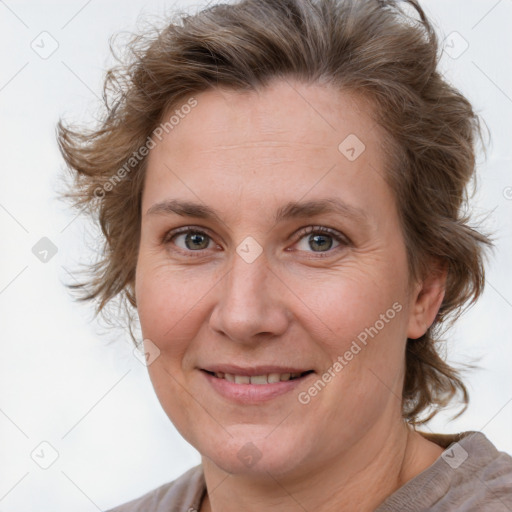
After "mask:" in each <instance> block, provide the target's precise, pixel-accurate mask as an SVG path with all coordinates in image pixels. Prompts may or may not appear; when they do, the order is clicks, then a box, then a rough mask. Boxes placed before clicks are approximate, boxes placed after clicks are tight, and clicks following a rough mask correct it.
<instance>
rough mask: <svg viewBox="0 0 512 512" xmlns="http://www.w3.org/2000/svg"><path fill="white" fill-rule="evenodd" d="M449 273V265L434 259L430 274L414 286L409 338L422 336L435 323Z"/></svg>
mask: <svg viewBox="0 0 512 512" xmlns="http://www.w3.org/2000/svg"><path fill="white" fill-rule="evenodd" d="M447 275H448V265H447V264H443V263H441V262H440V261H434V262H433V264H432V265H431V267H430V269H429V271H428V274H427V275H425V276H424V277H423V279H422V280H421V281H419V282H418V283H417V284H416V286H415V287H414V289H413V292H412V296H411V309H410V315H409V326H408V330H407V337H408V338H411V339H417V338H420V337H421V336H423V335H424V334H425V333H426V332H427V329H428V328H429V327H430V326H431V325H432V324H433V323H434V320H435V318H436V315H437V312H438V311H439V308H440V307H441V304H442V302H443V299H444V294H445V289H446V277H447Z"/></svg>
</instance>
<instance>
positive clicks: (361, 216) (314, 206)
mask: <svg viewBox="0 0 512 512" xmlns="http://www.w3.org/2000/svg"><path fill="white" fill-rule="evenodd" d="M328 213H336V214H338V215H341V216H343V217H348V218H350V219H353V220H355V221H358V222H364V221H366V220H367V215H366V213H365V212H364V211H363V210H361V209H359V208H356V207H354V206H351V205H349V204H347V203H344V202H343V201H341V200H340V199H338V198H325V199H319V200H313V201H305V202H299V201H290V202H288V203H287V204H286V205H284V206H282V207H281V208H279V209H278V210H277V211H276V214H275V218H274V222H276V223H278V222H282V221H284V220H289V219H295V218H304V217H313V216H316V215H321V214H328ZM171 214H176V215H181V216H182V217H196V218H199V219H211V220H215V221H217V222H221V223H223V221H222V219H221V218H220V215H219V214H218V213H217V212H216V211H215V210H214V209H213V208H210V207H209V206H206V205H204V204H200V203H194V202H192V201H182V200H179V199H168V200H165V201H161V202H159V203H156V204H154V205H153V206H151V207H150V208H149V209H148V211H147V212H146V215H171Z"/></svg>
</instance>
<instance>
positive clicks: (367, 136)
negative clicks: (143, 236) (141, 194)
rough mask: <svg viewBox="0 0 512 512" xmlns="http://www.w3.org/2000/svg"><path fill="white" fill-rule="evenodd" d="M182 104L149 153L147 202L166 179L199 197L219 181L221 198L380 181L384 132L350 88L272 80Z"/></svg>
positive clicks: (293, 196)
mask: <svg viewBox="0 0 512 512" xmlns="http://www.w3.org/2000/svg"><path fill="white" fill-rule="evenodd" d="M185 101H186V100H185ZM188 103H189V104H192V105H194V106H193V107H192V108H188V107H187V108H183V105H185V102H183V104H182V105H181V106H180V105H175V106H174V107H173V108H172V109H171V110H170V111H169V112H167V113H166V114H165V115H164V116H163V121H164V123H165V122H166V120H169V119H171V117H172V118H173V121H174V122H172V123H168V126H167V128H168V130H166V131H164V133H162V135H161V140H155V142H156V146H155V147H154V148H153V149H152V150H151V151H150V155H149V160H148V166H147V176H146V180H147V185H148V186H147V187H146V190H145V196H146V201H144V202H145V203H146V204H147V203H148V202H149V201H152V200H156V199H157V198H161V197H162V196H163V195H165V192H166V189H168V188H169V187H171V186H172V184H174V185H177V186H178V187H179V188H180V189H182V192H183V193H185V194H187V195H190V194H191V193H192V194H196V195H199V196H200V197H201V196H202V197H206V196H207V194H209V193H211V192H212V191H215V190H220V187H222V190H224V191H225V192H226V196H227V198H229V197H233V193H235V194H237V196H238V197H240V195H242V194H246V195H250V191H252V192H253V194H252V196H253V197H252V198H253V200H254V201H255V202H256V203H257V202H258V200H259V199H261V194H262V193H266V194H267V195H268V194H270V195H272V194H274V193H282V192H283V191H284V189H286V193H287V194H288V195H289V196H290V197H289V198H290V199H297V198H298V197H301V196H303V195H304V194H305V193H307V192H308V190H310V191H313V195H314V192H320V191H321V190H322V189H324V190H330V191H332V188H333V187H336V188H337V189H340V190H341V189H350V184H351V183H352V184H354V183H355V182H359V183H360V186H362V187H365V188H368V187H369V186H371V184H372V183H376V182H381V181H382V175H383V172H384V166H385V152H384V151H383V147H382V143H383V141H384V139H385V137H384V134H383V131H382V129H381V128H380V127H379V126H378V125H377V124H376V123H375V122H374V121H373V119H372V113H373V112H372V109H371V106H370V103H369V102H367V101H364V100H363V99H362V98H360V97H357V96H356V95H355V94H352V93H348V92H340V91H339V90H336V89H334V88H333V87H332V86H329V85H320V84H309V85H308V84H304V83H299V82H292V81H291V80H286V81H285V80H276V81H274V82H272V83H271V84H269V85H268V86H265V87H263V88H261V89H259V90H256V91H249V92H247V91H244V92H240V91H234V90H230V89H212V90H208V91H205V92H202V93H200V94H197V95H195V96H194V103H191V102H190V101H189V102H188ZM262 184H264V185H265V188H264V189H262V187H261V185H262ZM187 186H188V188H189V190H188V191H187V190H185V189H186V188H187ZM379 186H381V187H382V183H380V184H379ZM313 189H314V190H313ZM258 195H259V199H258ZM148 196H150V197H149V198H148Z"/></svg>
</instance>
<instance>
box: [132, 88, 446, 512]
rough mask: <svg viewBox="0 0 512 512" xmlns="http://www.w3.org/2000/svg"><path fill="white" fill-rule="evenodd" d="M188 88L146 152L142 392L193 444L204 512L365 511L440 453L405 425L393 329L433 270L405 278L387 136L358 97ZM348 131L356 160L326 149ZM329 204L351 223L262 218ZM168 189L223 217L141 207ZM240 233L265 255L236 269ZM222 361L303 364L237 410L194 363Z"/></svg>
mask: <svg viewBox="0 0 512 512" xmlns="http://www.w3.org/2000/svg"><path fill="white" fill-rule="evenodd" d="M195 98H196V99H197V106H195V107H194V108H193V109H192V110H191V112H190V113H189V114H188V115H187V116H186V117H185V118H184V119H183V120H181V121H180V123H179V124H178V125H177V126H175V127H174V128H173V130H172V131H170V132H169V133H168V134H167V135H165V137H164V138H163V139H162V141H161V142H159V143H158V144H157V145H156V147H155V148H154V149H152V150H151V152H150V155H149V160H148V166H147V176H146V178H145V189H144V193H143V202H142V221H141V239H140V251H139V258H138V263H137V271H136V299H137V307H138V313H139V317H140V321H141V326H142V332H143V336H144V338H145V339H148V340H151V343H152V344H154V345H156V346H157V347H158V348H159V350H160V354H159V357H157V358H156V359H155V361H154V362H152V364H150V365H149V367H148V370H149V375H150V378H151V381H152V383H153V386H154V388H155V391H156V393H157V396H158V398H159V400H160V403H161V404H162V407H163V409H164V410H165V412H166V413H167V415H168V416H169V418H170V419H171V421H172V422H173V423H174V425H175V426H176V428H177V429H178V430H179V431H180V433H181V434H182V435H183V437H184V438H185V439H187V440H188V441H189V442H190V443H191V444H192V445H193V446H194V447H196V448H197V449H198V450H199V452H200V453H201V454H202V460H203V466H204V471H205V477H206V482H207V487H208V498H207V499H206V500H204V502H203V504H202V508H201V510H202V511H207V510H213V511H214V512H220V511H222V512H230V511H232V510H233V511H234V510H248V511H259V510H265V511H268V510H270V511H272V510H279V511H288V510H290V511H292V510H294V511H295V510H299V509H301V506H302V507H304V508H305V509H306V510H315V511H322V512H323V511H331V510H337V511H339V510H355V509H356V508H357V510H360V511H365V510H373V509H374V508H375V507H376V506H378V504H379V503H381V502H382V501H383V500H384V499H385V498H386V497H387V496H389V495H390V494H391V493H392V492H393V491H395V490H396V489H397V488H398V487H400V486H401V485H403V483H405V482H406V481H407V480H409V479H410V478H412V477H414V476H415V475H417V474H418V473H419V472H421V471H422V470H424V469H426V468H427V467H428V466H429V465H430V464H432V463H433V462H434V460H435V459H436V458H437V457H438V456H439V455H440V453H441V452H442V449H441V448H440V447H439V446H437V445H435V444H433V443H431V442H429V441H427V440H426V439H424V438H423V437H422V436H421V435H420V434H419V433H417V432H414V431H412V430H411V429H410V428H409V427H407V426H406V425H405V424H404V422H403V420H402V418H401V403H400V397H401V389H402V382H403V376H404V351H405V344H406V341H407V338H408V337H409V338H417V337H419V336H421V335H422V334H423V333H424V332H425V330H426V329H427V327H428V326H429V325H430V324H431V323H432V322H433V320H434V318H435V315H436V313H437V310H438V309H439V306H440V304H441V301H442V298H443V287H444V281H445V276H444V275H443V274H441V273H437V274H435V275H432V276H426V277H425V279H424V280H422V281H419V282H410V279H409V274H408V267H407V258H406V250H405V245H404V239H403V236H402V232H401V228H400V223H399V219H398V215H397V210H396V204H395V199H394V197H393V194H392V191H391V189H390V188H389V186H388V184H387V183H386V181H385V180H384V179H383V176H384V172H385V171H384V169H385V162H386V153H385V151H384V148H383V146H382V144H385V137H384V133H383V132H382V130H381V128H380V127H379V126H377V125H376V124H375V123H374V122H373V121H372V120H371V117H370V111H369V106H368V105H367V104H366V103H364V102H363V101H361V100H360V99H358V98H356V97H355V96H353V95H349V94H348V93H346V92H344V93H341V92H339V91H337V90H335V89H333V88H331V87H330V86H327V85H319V84H313V85H306V84H303V83H300V82H295V81H294V82H289V81H284V80H277V81H274V82H272V83H271V84H269V85H268V86H266V87H265V88H263V89H261V90H260V91H258V92H245V93H241V92H234V91H231V90H219V89H217V90H210V91H206V92H203V93H201V94H198V95H196V96H195ZM350 134H355V135H356V136H357V137H358V139H360V140H361V141H362V142H363V143H364V145H365V149H364V151H363V152H362V153H361V154H360V155H359V156H358V158H356V159H355V160H354V161H350V160H349V159H348V158H347V157H346V156H345V154H343V153H342V152H340V150H339V149H338V146H339V144H340V143H341V142H342V141H344V140H345V139H346V137H347V136H349V135H350ZM332 197H336V198H338V199H339V200H341V201H343V202H344V203H346V204H348V205H350V206H351V207H353V208H357V209H359V210H360V211H361V212H362V216H363V217H362V218H361V219H356V218H352V217H350V216H347V215H341V214H338V213H329V214H321V215H317V216H306V217H301V218H293V219H288V220H284V221H282V222H279V223H276V222H274V215H275V212H276V211H277V210H278V209H279V208H280V207H282V206H283V205H284V204H286V203H287V202H288V201H306V200H308V201H309V200H322V199H325V198H332ZM168 199H180V200H187V201H194V202H198V203H201V204H203V205H207V206H209V207H211V208H213V209H215V210H216V211H217V212H218V215H219V217H220V221H218V220H212V219H202V218H197V217H186V216H180V215H176V214H173V213H170V214H164V213H153V214H151V213H147V212H148V210H149V209H150V208H151V207H152V206H153V205H154V204H156V203H158V202H161V201H164V200H168ZM186 226H193V228H195V229H196V230H201V231H203V232H204V233H205V234H206V235H208V236H207V237H206V239H205V241H204V244H203V245H202V246H201V249H199V250H198V249H194V248H193V247H194V246H193V244H191V243H190V242H189V245H188V246H187V245H186V234H181V235H178V236H176V237H175V238H172V234H171V235H168V236H167V238H166V234H168V233H169V231H171V230H174V229H176V228H180V227H186ZM307 226H316V227H318V226H321V227H327V228H331V229H332V230H335V231H336V232H339V233H340V235H342V237H343V239H344V240H343V241H341V242H338V241H336V239H334V238H330V236H329V234H324V236H326V237H327V240H324V242H325V241H326V242H328V243H327V244H325V245H324V246H323V247H324V249H320V250H319V249H318V248H317V247H318V246H317V245H315V244H314V239H315V235H317V234H318V233H315V232H313V233H312V234H307V233H303V230H304V228H306V227H307ZM248 236H251V237H253V238H254V239H255V240H256V241H257V242H258V244H259V246H261V248H262V253H261V254H260V255H259V256H258V257H257V258H256V259H255V260H254V261H253V262H251V263H248V262H247V261H246V260H244V258H242V257H240V255H239V254H238V253H237V252H236V249H237V247H238V246H239V245H240V244H241V243H242V242H243V241H244V240H246V237H248ZM208 237H209V238H208ZM312 242H313V244H312ZM331 243H332V245H331V246H330V247H329V244H331ZM312 245H313V247H312ZM326 246H327V247H326ZM190 247H192V249H191V248H190ZM315 248H316V249H317V250H316V251H315ZM393 304H399V305H400V306H401V310H400V312H398V313H397V314H396V315H395V316H394V318H393V319H391V320H389V322H387V323H386V324H385V326H384V328H382V329H380V330H379V331H378V334H377V335H375V336H374V337H372V338H369V341H368V343H367V345H366V346H364V347H363V348H362V349H361V350H360V351H359V352H358V353H357V354H356V355H354V357H353V359H352V360H350V361H348V363H347V364H346V365H344V366H343V369H342V370H341V371H339V372H337V373H336V376H335V377H334V378H332V380H331V381H330V382H329V383H328V384H327V385H326V386H325V387H324V388H323V389H322V390H321V391H320V392H319V393H318V394H317V395H316V396H314V397H312V398H311V401H310V402H309V403H308V404H302V403H300V402H299V400H298V397H297V395H298V393H299V392H301V391H307V390H308V388H309V387H310V386H311V385H312V383H314V382H315V381H316V380H317V379H318V378H319V377H321V376H322V374H324V372H325V371H326V370H327V369H328V368H332V366H333V362H334V361H336V360H337V358H338V356H343V354H344V353H345V352H346V351H347V350H348V349H349V348H350V346H351V344H352V342H353V340H355V339H357V336H358V335H359V334H360V333H361V332H362V331H364V329H365V328H368V327H370V326H374V325H375V324H376V321H377V320H379V318H381V316H380V315H382V314H386V311H388V310H389V309H390V308H392V306H393ZM221 363H230V364H237V365H239V366H243V367H251V366H253V365H257V364H259V365H264V364H267V365H270V364H274V365H283V364H288V365H293V366H297V367H300V368H308V369H313V370H314V371H315V374H314V375H312V376H310V377H309V378H308V379H307V380H305V381H304V382H303V383H301V384H300V385H299V387H298V388H297V390H294V391H293V392H290V393H286V394H284V395H282V396H280V397H277V398H275V399H272V400H269V401H266V402H264V403H260V404H250V405H243V404H242V405H241V404H234V403H232V402H231V401H229V400H228V399H226V398H224V397H221V396H220V395H218V394H217V392H216V391H214V390H213V388H212V387H211V386H210V384H209V383H208V381H207V379H206V378H205V375H204V373H203V372H201V371H200V368H205V367H208V365H211V364H221ZM247 443H252V445H254V446H255V447H256V449H257V452H256V450H255V449H254V448H251V449H252V450H254V453H258V454H259V455H260V456H261V458H259V460H258V461H257V462H256V463H255V464H253V465H251V466H248V465H247V464H246V463H244V461H243V459H242V458H240V457H239V456H238V454H239V451H240V450H241V449H242V448H243V447H244V446H247ZM246 449H247V448H246ZM354 507H356V508H354Z"/></svg>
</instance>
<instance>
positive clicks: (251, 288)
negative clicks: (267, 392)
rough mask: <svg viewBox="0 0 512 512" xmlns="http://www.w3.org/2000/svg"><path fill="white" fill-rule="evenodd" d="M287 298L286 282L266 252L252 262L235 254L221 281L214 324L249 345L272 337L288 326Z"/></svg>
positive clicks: (211, 323) (214, 312)
mask: <svg viewBox="0 0 512 512" xmlns="http://www.w3.org/2000/svg"><path fill="white" fill-rule="evenodd" d="M285 300H286V286H285V285H284V284H283V283H282V282H281V280H280V279H279V278H278V277H277V275H276V274H275V273H274V272H273V271H272V270H271V269H270V268H269V266H268V261H267V259H266V258H265V255H264V253H263V254H261V255H260V256H259V257H258V258H257V259H256V260H255V261H253V262H251V263H248V262H247V261H245V260H244V259H243V258H242V257H240V256H239V255H238V254H234V255H233V258H232V264H231V268H230V270H229V272H228V273H227V274H226V275H225V277H224V279H223V280H222V281H221V282H220V283H219V292H218V295H217V302H216V304H215V306H214V308H213V311H212V314H211V316H210V327H211V328H212V329H213V330H214V331H215V332H216V333H218V334H221V335H223V336H225V337H228V338H229V339H231V340H232V341H234V342H237V343H243V344H247V345H251V344H254V343H256V342H258V341H263V340H268V339H272V338H274V337H276V336H279V335H282V334H283V333H284V332H286V329H287V328H288V324H289V322H290V318H291V314H290V312H289V310H288V309H287V307H286V303H285Z"/></svg>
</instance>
